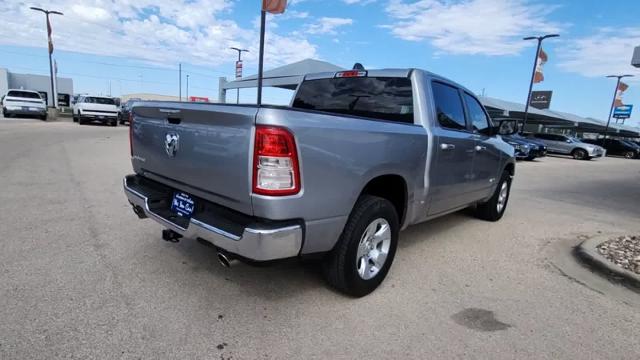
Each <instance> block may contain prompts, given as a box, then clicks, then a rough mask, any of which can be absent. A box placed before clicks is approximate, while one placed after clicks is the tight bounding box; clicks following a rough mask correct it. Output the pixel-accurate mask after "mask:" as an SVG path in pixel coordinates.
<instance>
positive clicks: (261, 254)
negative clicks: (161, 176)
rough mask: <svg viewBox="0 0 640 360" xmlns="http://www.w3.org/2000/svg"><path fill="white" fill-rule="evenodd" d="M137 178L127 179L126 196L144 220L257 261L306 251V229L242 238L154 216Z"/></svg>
mask: <svg viewBox="0 0 640 360" xmlns="http://www.w3.org/2000/svg"><path fill="white" fill-rule="evenodd" d="M133 176H135V175H130V176H127V177H125V178H124V180H123V185H124V192H125V194H126V196H127V199H128V200H129V202H130V203H131V204H132V205H133V206H134V207H138V209H142V211H143V212H144V216H143V215H142V214H140V213H138V212H136V213H137V214H138V216H140V217H149V218H151V219H153V220H155V221H157V222H158V223H160V224H162V225H164V226H166V227H167V228H168V229H171V230H173V231H175V232H177V233H178V234H180V235H182V236H184V237H186V238H194V239H197V238H200V239H203V240H206V241H208V242H210V243H212V244H213V245H215V246H217V247H219V248H221V249H224V250H226V251H227V252H229V253H232V254H235V255H239V256H241V257H244V258H247V259H250V260H255V261H268V260H276V259H284V258H290V257H295V256H298V254H299V253H300V249H301V247H302V237H303V235H302V227H301V226H300V225H287V226H282V227H261V226H260V227H258V226H256V227H255V228H254V227H246V228H244V231H243V232H242V235H241V236H238V235H235V234H232V233H230V232H227V231H225V230H223V229H220V228H217V227H214V226H212V225H210V224H207V223H205V222H203V221H200V220H198V219H196V218H195V217H192V218H191V219H190V220H189V223H188V225H187V226H186V227H182V226H179V225H177V224H175V223H173V222H172V221H170V220H168V219H165V218H164V217H162V216H160V215H158V214H156V213H154V212H153V211H151V210H150V208H149V198H148V197H147V196H146V195H145V194H143V193H141V192H139V191H136V189H133V188H132V187H131V186H130V185H129V183H128V180H130V179H131V178H132V177H133Z"/></svg>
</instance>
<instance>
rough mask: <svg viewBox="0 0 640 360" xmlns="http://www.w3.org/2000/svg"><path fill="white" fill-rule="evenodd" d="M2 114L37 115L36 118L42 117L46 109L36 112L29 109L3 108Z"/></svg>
mask: <svg viewBox="0 0 640 360" xmlns="http://www.w3.org/2000/svg"><path fill="white" fill-rule="evenodd" d="M2 110H3V112H5V113H7V114H13V115H38V116H43V115H46V114H47V109H36V110H31V109H29V108H26V109H25V108H11V107H5V108H3V109H2Z"/></svg>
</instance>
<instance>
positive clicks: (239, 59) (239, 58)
mask: <svg viewBox="0 0 640 360" xmlns="http://www.w3.org/2000/svg"><path fill="white" fill-rule="evenodd" d="M229 49H231V50H235V51H237V52H238V62H240V61H242V53H243V52H249V50H247V49H240V48H237V47H230V48H229ZM237 71H238V70H237V63H236V79H237V78H238V72H237ZM236 91H237V92H236V104H240V88H236Z"/></svg>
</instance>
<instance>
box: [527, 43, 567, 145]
mask: <svg viewBox="0 0 640 360" xmlns="http://www.w3.org/2000/svg"><path fill="white" fill-rule="evenodd" d="M558 36H560V35H558V34H548V35H543V36H528V37H526V38H523V39H522V40H538V48H537V50H536V56H535V58H534V60H533V70H532V71H531V81H529V93H528V94H527V103H526V104H525V105H524V119H523V120H522V129H520V132H521V133H522V132H524V127H525V125H527V117H528V115H529V102H530V101H531V89H532V88H533V78H534V77H535V75H536V66H537V65H538V55H539V54H540V48H541V47H542V40H544V39H547V38H553V37H558Z"/></svg>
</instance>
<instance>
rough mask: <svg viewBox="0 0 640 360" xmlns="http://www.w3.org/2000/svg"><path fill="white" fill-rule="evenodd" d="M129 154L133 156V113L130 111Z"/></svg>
mask: <svg viewBox="0 0 640 360" xmlns="http://www.w3.org/2000/svg"><path fill="white" fill-rule="evenodd" d="M129 152H130V153H131V156H133V111H129Z"/></svg>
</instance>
